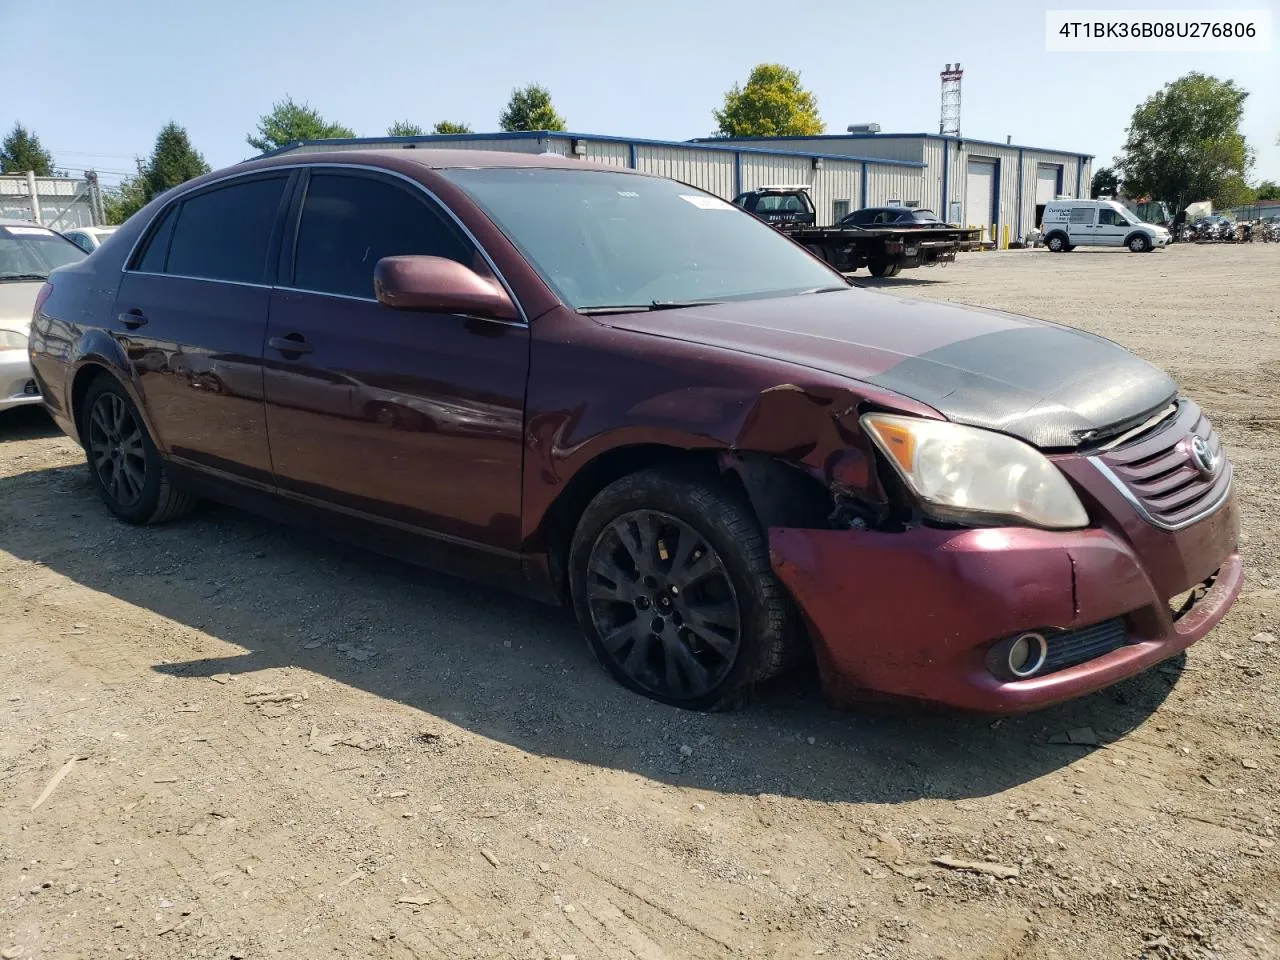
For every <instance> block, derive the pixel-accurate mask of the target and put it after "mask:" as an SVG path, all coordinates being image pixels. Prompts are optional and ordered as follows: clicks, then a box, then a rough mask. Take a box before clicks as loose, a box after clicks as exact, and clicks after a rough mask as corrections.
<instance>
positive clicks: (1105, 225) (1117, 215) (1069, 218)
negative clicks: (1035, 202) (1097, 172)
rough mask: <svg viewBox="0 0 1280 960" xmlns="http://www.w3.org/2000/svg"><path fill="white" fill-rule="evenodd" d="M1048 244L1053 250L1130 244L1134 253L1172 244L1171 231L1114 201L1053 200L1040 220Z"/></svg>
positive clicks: (1065, 250)
mask: <svg viewBox="0 0 1280 960" xmlns="http://www.w3.org/2000/svg"><path fill="white" fill-rule="evenodd" d="M1040 229H1041V231H1042V232H1043V233H1044V245H1045V246H1046V247H1048V248H1049V250H1050V252H1051V253H1065V252H1068V251H1071V250H1074V249H1075V248H1076V247H1128V248H1129V250H1131V251H1132V252H1133V253H1150V252H1151V251H1152V250H1156V249H1158V248H1161V247H1166V246H1168V245H1169V241H1170V240H1171V239H1172V237H1171V235H1170V234H1169V231H1168V230H1166V229H1165V228H1164V227H1161V226H1157V225H1156V224H1154V223H1143V222H1142V221H1141V220H1139V219H1138V218H1137V217H1136V216H1134V214H1133V212H1132V211H1131V210H1129V208H1128V207H1125V206H1123V205H1121V204H1119V203H1116V202H1115V201H1114V200H1051V201H1050V202H1049V203H1047V204H1045V208H1044V217H1043V219H1042V220H1041V223H1040Z"/></svg>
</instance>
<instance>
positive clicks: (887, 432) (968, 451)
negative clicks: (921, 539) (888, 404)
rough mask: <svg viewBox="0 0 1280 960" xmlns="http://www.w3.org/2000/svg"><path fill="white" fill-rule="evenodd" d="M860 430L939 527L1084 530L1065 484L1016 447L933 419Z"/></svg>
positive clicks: (880, 419) (1084, 520)
mask: <svg viewBox="0 0 1280 960" xmlns="http://www.w3.org/2000/svg"><path fill="white" fill-rule="evenodd" d="M862 425H863V427H864V428H865V429H866V431H867V433H868V434H869V435H870V436H871V438H872V439H873V440H874V441H875V442H876V445H877V446H878V447H879V448H880V449H881V451H883V452H884V454H885V456H887V457H888V459H889V462H890V463H891V464H893V466H894V468H895V469H896V470H897V471H898V473H899V475H901V477H902V479H903V480H904V481H905V482H906V484H907V486H908V487H909V488H910V489H911V491H912V492H913V493H914V494H915V495H916V496H917V497H919V498H920V500H921V501H923V503H924V505H925V507H926V509H927V510H928V512H930V513H931V514H933V515H935V516H936V517H937V518H938V519H941V520H950V521H954V522H958V523H965V522H975V521H976V522H980V523H993V522H997V521H1000V520H1004V521H1007V522H1014V523H1025V524H1029V525H1031V526H1036V527H1048V528H1051V529H1060V530H1067V529H1072V528H1075V527H1084V526H1087V525H1088V523H1089V515H1088V514H1087V513H1085V509H1084V507H1083V506H1082V505H1081V503H1080V498H1079V497H1077V496H1076V494H1075V491H1074V490H1072V489H1071V484H1069V483H1067V479H1066V477H1064V476H1063V475H1062V472H1061V471H1060V470H1058V468H1057V467H1055V466H1054V465H1053V464H1052V463H1050V462H1049V461H1048V459H1046V458H1045V456H1044V455H1043V454H1042V453H1040V451H1038V450H1036V449H1035V448H1033V447H1031V446H1028V445H1027V444H1025V443H1023V442H1022V441H1021V440H1015V439H1014V438H1013V437H1008V436H1005V435H1004V434H1002V433H994V432H992V431H990V430H980V429H978V428H977V427H966V426H962V425H960V424H957V423H946V422H943V421H940V420H920V419H917V418H915V417H902V416H892V415H889V414H879V413H872V414H867V415H866V416H864V417H863V418H862Z"/></svg>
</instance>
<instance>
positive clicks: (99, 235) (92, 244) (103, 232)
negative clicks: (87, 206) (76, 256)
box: [62, 227, 117, 253]
mask: <svg viewBox="0 0 1280 960" xmlns="http://www.w3.org/2000/svg"><path fill="white" fill-rule="evenodd" d="M116 229H117V228H116V227H74V228H72V229H71V230H63V231H62V235H63V236H64V237H66V238H67V239H68V240H70V241H71V242H72V243H74V244H75V245H76V246H77V247H79V248H80V249H81V250H83V251H84V252H85V253H93V251H95V250H97V249H98V247H100V246H102V243H103V241H104V240H106V239H107V237H109V236H111V235H112V234H113V233H115V232H116Z"/></svg>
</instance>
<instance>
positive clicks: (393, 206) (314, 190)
mask: <svg viewBox="0 0 1280 960" xmlns="http://www.w3.org/2000/svg"><path fill="white" fill-rule="evenodd" d="M404 255H420V256H429V257H444V258H446V259H448V260H456V261H458V262H459V263H463V264H466V265H467V266H473V263H472V260H473V256H474V251H473V249H472V247H471V244H470V243H469V242H468V241H467V240H466V239H465V238H464V237H463V236H462V234H461V233H460V232H459V231H458V230H457V228H456V227H454V225H453V224H452V223H449V222H447V221H446V220H445V218H444V217H443V216H442V215H441V214H440V213H438V212H436V211H435V210H434V209H432V208H431V207H430V206H428V204H427V203H426V201H425V200H424V199H423V198H422V197H420V196H418V195H416V194H415V193H413V192H412V191H410V190H408V189H405V188H403V187H401V186H399V185H398V184H394V183H389V182H387V181H385V180H381V179H375V178H373V177H364V176H350V175H347V174H340V173H338V174H333V173H313V174H312V175H311V181H310V183H309V184H308V186H307V196H306V199H305V200H304V201H303V204H302V220H301V222H300V223H299V225H298V242H297V249H296V253H295V256H294V272H293V286H294V287H297V288H298V289H300V290H313V291H315V292H317V293H336V294H342V295H344V296H348V297H363V298H365V299H373V268H374V267H375V266H377V263H378V261H379V260H381V259H382V258H383V257H393V256H404Z"/></svg>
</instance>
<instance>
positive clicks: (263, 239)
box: [144, 177, 288, 283]
mask: <svg viewBox="0 0 1280 960" xmlns="http://www.w3.org/2000/svg"><path fill="white" fill-rule="evenodd" d="M287 180H288V177H270V178H264V179H259V180H249V181H244V182H240V183H234V184H231V185H230V186H226V187H220V188H219V189H217V190H210V191H209V192H208V193H201V194H198V195H196V196H194V197H191V198H190V199H188V200H184V201H182V207H181V209H180V210H179V211H178V216H177V223H176V224H175V225H174V227H173V239H172V240H171V242H170V244H169V260H168V263H167V264H166V266H165V269H164V272H165V273H171V274H177V275H179V276H184V277H201V278H203V279H207V280H235V281H238V282H240V283H262V281H263V278H264V271H265V269H266V264H267V248H268V247H269V246H270V243H271V228H272V226H274V224H275V221H276V214H277V213H278V212H279V209H280V198H281V197H282V196H283V195H284V185H285V183H286V182H287ZM148 253H150V250H148ZM144 259H145V258H144Z"/></svg>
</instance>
